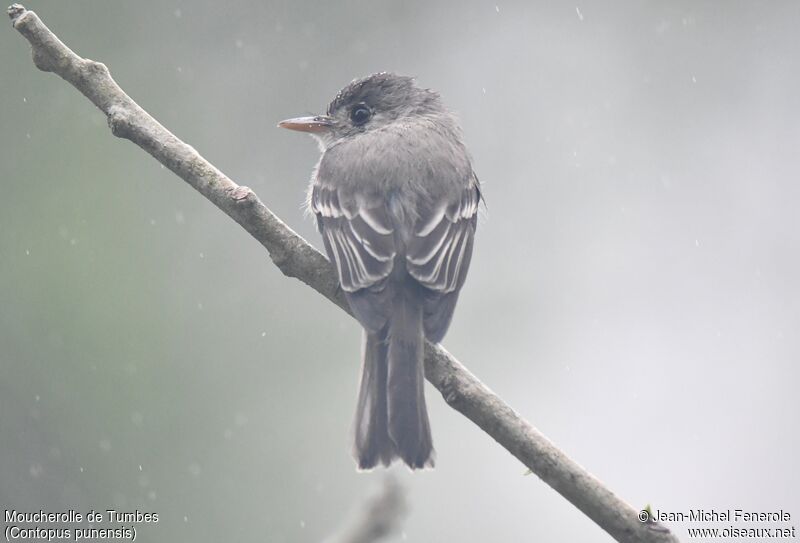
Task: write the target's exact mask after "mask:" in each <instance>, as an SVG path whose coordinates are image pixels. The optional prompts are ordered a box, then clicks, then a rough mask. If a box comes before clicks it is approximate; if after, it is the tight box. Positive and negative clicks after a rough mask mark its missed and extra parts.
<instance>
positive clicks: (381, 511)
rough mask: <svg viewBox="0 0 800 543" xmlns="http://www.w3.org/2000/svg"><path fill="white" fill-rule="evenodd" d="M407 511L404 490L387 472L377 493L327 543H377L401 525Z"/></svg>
mask: <svg viewBox="0 0 800 543" xmlns="http://www.w3.org/2000/svg"><path fill="white" fill-rule="evenodd" d="M407 514H408V505H407V503H406V495H405V491H404V489H403V487H402V486H400V483H398V482H397V480H396V479H395V478H394V477H391V476H389V475H387V476H385V477H384V478H383V480H382V481H381V488H380V491H379V492H378V493H377V494H374V495H373V496H370V497H369V498H368V499H367V500H365V501H364V503H362V504H360V507H359V509H358V510H356V511H354V512H353V516H352V518H351V519H350V520H349V522H347V523H346V524H345V525H344V526H342V527H341V528H340V529H339V532H338V533H337V534H335V535H334V536H332V537H329V538H327V539H326V540H325V543H374V542H376V541H380V540H382V539H385V538H387V537H389V536H390V535H392V534H394V533H396V532H397V531H398V530H399V529H400V523H401V522H402V521H403V519H404V518H405V516H406V515H407Z"/></svg>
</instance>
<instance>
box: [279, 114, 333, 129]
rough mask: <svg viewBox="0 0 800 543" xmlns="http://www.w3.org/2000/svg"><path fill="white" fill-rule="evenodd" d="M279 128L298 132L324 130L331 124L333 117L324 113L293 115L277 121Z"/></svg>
mask: <svg viewBox="0 0 800 543" xmlns="http://www.w3.org/2000/svg"><path fill="white" fill-rule="evenodd" d="M278 126H279V127H280V128H288V129H289V130H299V131H300V132H324V131H325V130H328V129H330V127H332V126H333V119H332V118H331V117H328V116H325V115H317V116H316V117H295V118H294V119H286V120H285V121H281V122H279V123H278Z"/></svg>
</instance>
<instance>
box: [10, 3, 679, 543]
mask: <svg viewBox="0 0 800 543" xmlns="http://www.w3.org/2000/svg"><path fill="white" fill-rule="evenodd" d="M8 14H9V17H11V20H12V22H13V25H14V28H15V29H17V30H18V31H19V32H20V33H21V34H22V35H23V36H25V38H26V39H27V40H28V41H29V42H30V44H31V46H32V48H33V61H34V63H35V64H36V66H37V67H38V68H39V69H40V70H43V71H46V72H53V73H55V74H57V75H59V76H61V77H62V78H63V79H65V80H66V81H68V82H69V83H71V84H72V85H73V86H74V87H75V88H77V89H78V90H79V91H80V92H82V93H83V94H84V95H85V96H86V97H87V98H88V99H89V100H91V102H92V103H94V104H95V105H96V106H97V107H98V108H100V110H101V111H102V112H103V113H105V114H106V116H107V117H108V124H109V126H110V127H111V131H112V132H113V134H114V135H115V136H118V137H121V138H125V139H128V140H130V141H132V142H133V143H135V144H136V145H138V146H139V147H141V148H142V149H144V150H145V151H147V152H148V153H150V154H151V155H152V156H153V157H154V158H155V159H156V160H158V161H159V162H160V163H161V164H163V165H164V166H166V167H167V168H169V169H170V170H172V171H173V172H175V174H177V175H178V176H179V177H180V178H181V179H183V180H184V181H186V182H187V183H189V185H191V186H192V187H194V188H195V189H196V190H197V191H198V192H200V193H201V194H202V195H203V196H205V197H206V198H208V200H210V201H211V202H212V203H213V204H214V205H216V206H217V207H219V208H220V209H221V210H222V211H224V212H225V213H227V214H228V215H229V216H230V217H231V218H232V219H233V220H235V221H236V222H237V223H239V224H240V225H241V226H242V227H243V228H244V229H245V230H247V231H248V232H249V233H250V234H251V235H252V236H253V237H254V238H256V239H257V240H258V241H259V242H261V244H262V245H264V247H266V249H267V251H269V255H270V257H271V258H272V260H273V262H274V263H275V265H276V266H278V268H279V269H280V270H281V271H282V272H283V273H284V274H285V275H287V276H289V277H294V278H296V279H299V280H300V281H302V282H304V283H306V284H307V285H309V286H310V287H311V288H313V289H314V290H316V291H317V292H319V293H320V294H322V295H323V296H325V297H326V298H328V299H329V300H331V301H332V302H333V303H335V304H336V305H338V306H339V307H341V308H342V309H344V310H345V311H347V312H348V313H349V312H350V310H349V308H348V307H347V303H346V301H345V300H344V298H343V296H342V294H341V291H340V289H339V288H338V281H337V279H336V275H335V274H334V271H333V268H332V266H331V265H330V263H329V262H328V260H327V259H326V258H325V257H324V256H323V255H322V254H321V253H320V252H319V251H317V250H316V249H314V248H313V247H312V246H311V245H309V244H308V242H306V240H304V239H303V238H302V237H300V236H299V235H297V234H296V233H295V232H294V231H293V230H292V229H291V228H289V227H288V226H286V224H284V223H283V221H281V220H280V219H279V218H278V217H277V216H275V214H273V213H272V212H271V211H270V210H269V209H267V207H266V206H264V204H263V203H261V201H260V200H259V199H258V197H257V196H256V195H255V193H254V192H253V191H252V190H250V189H249V188H247V187H243V186H239V185H237V184H236V183H234V182H233V181H231V180H230V179H228V178H227V177H226V176H225V175H224V174H223V173H222V172H220V171H219V170H218V169H217V168H215V167H214V166H213V165H212V164H210V163H209V162H208V161H207V160H206V159H204V158H203V157H202V156H200V154H199V153H198V152H197V151H195V150H194V149H193V148H192V147H191V146H189V145H187V144H186V143H184V142H182V141H181V140H179V139H178V138H177V137H175V136H174V135H173V134H172V133H171V132H170V131H168V130H167V129H166V128H164V127H163V126H162V125H161V124H160V123H159V122H158V121H156V120H155V119H154V118H153V117H151V116H150V115H149V114H148V113H147V112H146V111H145V110H143V109H142V108H141V107H139V105H138V104H136V102H134V101H133V100H132V99H131V98H130V97H129V96H128V95H127V94H125V92H124V91H123V90H122V89H121V88H120V87H119V86H118V85H117V83H116V82H115V81H114V80H113V79H112V78H111V75H110V74H109V72H108V69H107V68H106V67H105V65H103V64H101V63H99V62H95V61H93V60H89V59H84V58H81V57H79V56H78V55H76V54H75V53H73V52H72V51H71V50H70V49H69V48H68V47H67V46H66V45H64V44H63V43H62V42H61V40H59V39H58V38H57V37H56V36H55V34H53V33H52V32H51V31H50V29H48V28H47V27H46V26H45V25H44V23H42V21H41V20H40V19H39V17H37V15H36V14H35V13H34V12H32V11H28V10H26V9H25V8H24V7H23V6H21V5H19V4H14V5H13V6H11V7H9V8H8ZM425 376H426V377H427V378H428V380H429V381H430V382H431V383H432V384H433V385H434V386H435V387H436V388H437V389H439V391H440V392H441V393H442V396H444V399H445V401H446V402H447V403H448V404H449V405H450V406H451V407H453V408H454V409H456V410H458V411H459V412H461V413H463V414H464V415H465V416H466V417H467V418H469V419H470V420H471V421H473V422H474V423H475V424H477V425H478V426H479V427H480V428H482V429H483V430H484V431H485V432H486V433H487V434H489V435H490V436H492V437H493V438H494V439H495V440H496V441H497V442H498V443H500V445H502V446H503V447H505V448H506V449H507V450H508V451H509V452H510V453H511V454H513V455H514V456H516V457H517V458H518V459H519V460H520V461H522V463H523V464H525V465H526V466H527V467H528V468H530V470H531V471H532V472H533V473H535V474H536V475H538V476H539V477H540V478H541V479H542V480H543V481H544V482H546V483H547V484H548V485H550V486H551V487H553V488H554V489H555V490H556V491H558V492H559V493H560V494H561V495H562V496H564V497H565V498H566V499H568V500H569V501H570V502H572V503H573V504H574V505H575V506H576V507H577V508H578V509H580V510H581V511H583V512H584V513H585V514H586V515H587V516H588V517H589V518H591V519H592V520H593V521H594V522H596V523H597V524H598V525H599V526H600V527H601V528H603V529H604V530H605V531H607V532H608V533H609V534H611V536H612V537H614V538H615V539H616V540H617V541H621V542H631V543H634V542H635V543H639V542H651V541H652V542H668V541H669V542H675V541H678V540H677V538H675V536H673V535H672V534H671V533H670V532H669V531H668V530H667V529H666V528H663V527H662V526H660V525H657V524H651V523H642V522H640V521H639V520H638V517H637V511H636V510H634V509H633V508H632V507H631V506H630V505H628V504H627V503H625V502H624V501H623V500H621V499H620V498H619V497H617V496H616V495H615V494H614V493H613V492H611V490H609V489H608V488H606V487H605V486H604V485H603V484H602V483H601V482H600V481H599V480H597V479H596V478H595V477H593V476H592V475H591V474H590V473H589V472H587V471H586V470H585V469H583V468H582V467H581V466H579V465H578V464H577V463H576V462H575V461H573V460H572V459H571V458H569V457H568V456H567V455H566V454H565V453H563V452H562V451H561V450H559V449H558V448H557V447H556V446H555V445H553V444H552V443H551V442H550V441H549V440H548V439H547V438H546V437H545V436H544V435H542V434H541V433H540V432H539V431H538V430H536V429H535V428H534V427H533V426H531V425H530V423H528V422H527V421H526V420H525V419H523V418H522V417H520V416H519V415H518V414H517V413H516V412H515V411H514V410H513V409H511V407H509V406H508V404H506V403H505V402H504V401H503V400H502V399H501V398H500V397H499V396H497V395H496V394H494V393H493V392H492V391H491V390H489V388H487V387H486V385H484V384H483V383H482V382H481V381H479V380H478V379H477V378H476V377H475V376H474V375H472V373H470V372H469V371H468V370H467V369H466V368H465V367H464V366H462V365H461V363H460V362H459V361H458V360H456V359H455V358H454V357H453V356H452V355H451V354H450V353H448V352H447V351H446V350H445V349H444V348H443V347H441V346H439V345H432V344H430V343H428V344H427V345H426V347H425Z"/></svg>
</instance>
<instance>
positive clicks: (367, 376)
mask: <svg viewBox="0 0 800 543" xmlns="http://www.w3.org/2000/svg"><path fill="white" fill-rule="evenodd" d="M392 309H393V311H392V315H391V318H390V321H389V324H388V325H387V329H386V330H385V332H383V333H369V332H367V333H366V339H365V346H364V365H363V369H362V377H361V387H360V391H359V395H358V404H357V408H356V420H355V437H356V442H355V456H356V461H357V462H358V467H359V468H360V469H370V468H373V467H375V466H376V465H378V463H379V462H380V463H382V464H384V465H389V464H390V463H391V461H392V460H393V459H394V458H396V457H398V456H399V457H400V458H401V459H402V460H403V461H404V462H405V463H406V464H407V465H408V467H410V468H411V469H420V468H425V467H432V466H433V461H434V452H433V441H432V439H431V427H430V422H429V421H428V411H427V409H426V407H425V389H424V384H425V377H424V367H423V354H424V351H423V349H424V341H425V340H424V334H423V328H422V306H421V304H420V303H418V302H416V301H415V300H413V299H408V298H405V297H399V299H396V300H395V303H394V305H393V308H392Z"/></svg>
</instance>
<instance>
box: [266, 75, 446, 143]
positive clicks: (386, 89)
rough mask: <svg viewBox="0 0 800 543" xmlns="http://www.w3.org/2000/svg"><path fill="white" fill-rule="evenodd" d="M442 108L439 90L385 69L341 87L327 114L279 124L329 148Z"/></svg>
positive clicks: (438, 111)
mask: <svg viewBox="0 0 800 543" xmlns="http://www.w3.org/2000/svg"><path fill="white" fill-rule="evenodd" d="M442 112H444V107H443V106H442V103H441V100H440V99H439V95H438V93H436V92H434V91H431V90H429V89H423V88H420V87H418V86H417V85H416V84H415V83H414V79H413V78H411V77H407V76H402V75H395V74H392V73H387V72H381V73H377V74H373V75H370V76H367V77H364V78H361V79H356V80H355V81H353V82H351V83H350V84H349V85H347V86H346V87H344V88H343V89H342V90H340V91H339V92H338V93H337V94H336V97H335V98H334V99H333V101H332V102H331V103H330V104H329V105H328V109H327V111H326V112H325V115H315V116H310V117H297V118H294V119H287V120H285V121H281V122H280V123H279V124H278V126H279V127H281V128H288V129H290V130H299V131H301V132H308V133H310V134H311V135H312V136H315V137H316V138H317V139H318V140H319V142H320V145H321V146H322V148H323V149H325V148H328V147H330V146H332V145H334V144H336V143H337V142H339V141H342V140H344V139H347V138H352V137H356V136H358V135H360V134H365V133H369V132H370V131H373V130H380V129H382V128H384V127H386V126H388V125H390V124H392V123H396V122H403V121H407V120H409V119H413V118H418V117H420V116H426V115H435V114H437V113H442Z"/></svg>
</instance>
